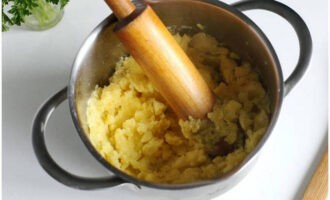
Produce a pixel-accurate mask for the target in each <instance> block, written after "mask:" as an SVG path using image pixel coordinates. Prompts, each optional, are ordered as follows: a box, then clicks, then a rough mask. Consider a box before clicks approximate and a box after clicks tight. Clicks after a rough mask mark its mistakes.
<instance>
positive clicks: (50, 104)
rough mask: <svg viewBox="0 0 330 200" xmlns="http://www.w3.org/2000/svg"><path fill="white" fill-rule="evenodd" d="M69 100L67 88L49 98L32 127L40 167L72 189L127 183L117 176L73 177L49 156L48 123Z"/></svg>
mask: <svg viewBox="0 0 330 200" xmlns="http://www.w3.org/2000/svg"><path fill="white" fill-rule="evenodd" d="M66 98H67V88H64V89H62V90H61V91H59V92H58V93H56V94H55V95H54V96H52V97H51V98H49V99H48V100H47V101H46V102H45V103H44V104H43V105H42V106H41V107H40V109H39V110H38V112H37V114H36V116H35V118H34V120H33V125H32V143H33V149H34V152H35V154H36V156H37V159H38V161H39V163H40V165H41V166H42V167H43V168H44V170H45V171H46V172H47V173H48V174H49V175H50V176H52V177H53V178H54V179H56V180H57V181H59V182H61V183H63V184H64V185H67V186H69V187H72V188H76V189H81V190H92V189H99V188H105V187H113V186H117V185H120V184H122V183H125V181H124V180H122V179H120V178H119V177H117V176H109V177H104V178H85V177H80V176H76V175H73V174H71V173H69V172H67V171H66V170H65V169H63V168H62V167H60V166H59V165H58V164H57V163H56V162H55V161H54V160H53V158H52V157H51V156H50V155H49V153H48V150H47V147H46V143H45V136H44V135H45V129H46V123H47V120H48V118H49V117H50V115H51V114H52V112H53V111H54V110H55V108H56V107H57V106H58V105H59V104H60V103H62V102H63V101H64V100H66Z"/></svg>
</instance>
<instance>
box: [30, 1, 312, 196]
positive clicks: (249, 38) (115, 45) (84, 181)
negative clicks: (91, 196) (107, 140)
mask: <svg viewBox="0 0 330 200" xmlns="http://www.w3.org/2000/svg"><path fill="white" fill-rule="evenodd" d="M147 3H149V4H151V5H152V7H153V8H154V9H155V11H156V12H157V13H158V15H159V16H160V18H161V19H162V20H163V22H164V23H165V24H166V25H167V26H171V27H181V26H182V25H184V26H185V27H195V26H196V24H202V25H204V26H205V30H204V31H205V32H207V33H208V34H210V35H212V36H214V37H215V38H217V39H218V40H219V41H224V43H225V44H226V45H228V46H229V47H230V48H231V49H232V50H233V51H234V52H237V53H238V54H239V55H241V56H242V57H243V59H244V60H248V61H249V62H250V63H251V64H252V66H256V67H257V70H258V71H259V72H260V74H261V78H262V81H263V83H264V84H265V86H266V88H267V90H268V93H269V95H270V97H271V113H272V116H271V120H270V124H269V127H268V130H267V132H266V133H265V135H264V137H263V138H262V140H261V141H260V143H259V144H258V145H257V147H256V148H255V149H254V151H252V152H251V153H250V154H249V155H248V156H247V157H246V158H245V159H244V161H243V162H242V163H241V164H240V165H239V166H238V167H237V168H235V169H234V170H233V171H231V172H230V173H228V174H226V175H225V176H223V177H219V178H217V179H214V180H207V181H201V182H194V183H189V184H173V185H168V184H155V183H150V182H146V181H143V180H139V179H136V178H135V177H132V176H129V175H127V174H125V173H124V172H122V171H120V170H118V169H116V168H115V167H113V166H112V165H111V164H109V163H108V162H107V161H105V160H104V159H103V158H102V156H101V155H100V154H99V153H98V152H97V151H96V150H95V149H94V147H93V146H92V145H91V143H90V141H89V140H88V136H87V132H88V128H87V124H86V102H87V100H88V98H89V97H90V94H91V92H92V91H93V89H94V88H95V85H104V84H107V81H108V78H109V77H110V76H111V75H112V74H113V72H114V66H115V63H116V62H117V61H118V59H119V57H120V56H122V55H124V54H125V53H126V52H125V49H124V48H123V46H122V45H121V44H120V42H119V41H118V40H117V38H116V36H115V34H114V33H113V27H114V25H115V23H116V18H115V17H114V15H110V16H109V17H108V18H106V19H105V20H104V21H103V22H101V23H100V24H99V25H98V26H97V27H96V28H95V29H94V30H93V31H92V33H91V34H90V36H89V37H88V38H87V40H86V41H85V43H84V44H83V46H82V47H81V49H80V51H79V53H78V55H77V57H76V60H75V62H74V64H73V69H72V74H71V79H70V82H69V85H68V86H67V87H66V88H64V89H62V90H61V91H60V92H58V93H57V94H55V95H54V96H52V97H51V98H50V99H48V100H47V101H46V102H45V103H44V104H43V105H42V106H41V108H40V109H39V111H38V112H37V114H36V116H35V119H34V122H33V130H32V132H33V137H32V140H33V147H34V150H35V154H36V156H37V158H38V161H39V162H40V164H41V166H42V167H43V168H44V169H45V170H46V172H48V173H49V175H50V176H52V177H53V178H55V179H56V180H58V181H59V182H61V183H63V184H65V185H67V186H70V187H73V188H78V189H85V190H90V189H98V188H105V187H113V186H118V185H122V184H126V185H131V186H137V187H135V188H136V191H139V192H142V193H143V194H149V195H150V194H151V195H152V194H153V195H157V197H159V196H162V195H163V196H168V197H169V198H171V197H173V198H174V197H175V198H181V197H182V198H183V197H195V198H198V197H200V198H203V199H205V198H207V197H211V196H215V195H219V194H221V193H223V192H225V191H227V190H228V189H230V188H231V187H233V186H234V185H235V184H237V183H238V182H239V181H240V180H241V179H242V178H243V177H244V176H245V175H246V174H247V173H248V171H249V169H250V168H251V167H252V166H253V164H254V162H255V161H256V159H257V156H258V154H259V152H260V150H261V147H262V146H263V145H264V144H265V142H266V141H267V139H268V138H269V136H270V134H271V132H272V129H273V127H274V125H275V123H276V121H277V118H278V115H279V112H280V109H281V104H282V100H283V98H284V96H285V95H287V94H288V93H289V92H290V90H291V89H292V88H293V86H294V85H295V84H296V83H297V82H298V81H299V79H300V78H301V77H302V76H303V74H304V72H305V70H306V68H307V66H308V63H309V60H310V56H311V49H312V41H311V36H310V33H309V30H308V28H307V26H306V24H305V23H304V21H303V20H302V19H301V18H300V17H299V15H298V14H297V13H296V12H294V11H293V10H292V9H290V8H289V7H287V6H285V5H283V4H282V3H279V2H276V1H263V0H253V1H243V2H239V3H236V4H233V5H227V4H224V3H222V2H219V1H216V0H204V1H200V0H195V1H192V0H147ZM139 6H141V5H139ZM250 9H265V10H269V11H272V12H274V13H277V14H279V15H281V16H282V17H284V18H285V19H286V20H287V21H288V22H289V23H290V24H291V25H292V26H293V28H294V29H295V31H296V33H297V36H298V39H299V45H300V56H299V60H298V64H297V66H296V68H295V70H294V71H293V73H292V74H291V75H290V76H289V78H288V79H287V80H285V81H283V78H282V71H281V66H280V64H279V61H278V58H277V55H276V53H275V51H274V49H273V47H272V45H271V44H270V42H269V41H268V39H267V38H266V36H265V35H264V33H263V32H262V31H261V30H260V29H259V28H258V27H257V25H255V24H254V23H253V22H252V21H251V20H250V19H249V18H248V17H246V16H245V15H244V14H243V13H242V12H241V11H244V10H250ZM182 31H188V32H189V31H194V30H193V29H185V30H184V29H182ZM66 98H68V100H69V108H70V111H71V114H72V119H73V122H74V124H75V127H76V129H77V131H78V134H79V136H80V137H81V139H82V141H83V143H84V144H85V145H86V147H87V148H88V150H89V151H90V152H91V154H92V155H93V156H94V157H95V159H96V160H98V161H99V162H100V163H102V164H103V166H104V167H105V168H107V169H108V170H109V171H110V172H112V173H113V174H114V175H111V176H109V177H105V178H95V179H91V178H83V177H77V176H75V175H72V174H70V173H69V172H67V171H65V170H64V169H62V168H61V167H60V166H59V165H57V164H56V162H55V161H54V160H53V159H52V158H51V156H50V155H49V153H48V151H47V148H46V145H45V141H44V129H45V124H46V122H47V119H48V117H49V116H50V114H51V112H52V111H53V110H54V108H55V107H56V106H57V105H59V104H60V103H61V102H62V101H64V100H65V99H66ZM133 188H134V187H133ZM145 191H147V192H146V193H145ZM169 191H170V192H169ZM187 191H188V192H187Z"/></svg>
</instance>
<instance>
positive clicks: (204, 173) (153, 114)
mask: <svg viewBox="0 0 330 200" xmlns="http://www.w3.org/2000/svg"><path fill="white" fill-rule="evenodd" d="M175 38H176V39H177V41H178V43H179V44H180V45H181V46H182V48H183V49H184V50H185V51H186V52H187V54H188V56H189V57H190V58H191V59H192V61H193V62H194V64H195V65H196V67H197V68H198V70H199V71H200V73H201V74H202V75H203V77H204V79H205V80H206V81H207V83H208V85H209V86H210V88H211V89H212V90H213V91H214V93H215V94H216V95H217V97H218V101H217V103H216V105H215V106H214V108H213V111H212V112H210V113H208V115H207V119H202V120H201V119H198V120H197V119H192V118H189V120H187V121H183V120H178V119H177V118H176V116H175V114H174V113H173V111H172V110H171V109H170V108H169V107H168V106H167V105H166V103H165V101H164V99H163V98H162V97H161V96H160V94H159V93H158V91H157V89H156V88H155V87H154V86H153V84H152V83H151V82H150V81H149V79H148V78H147V77H146V75H145V74H144V73H143V71H142V70H141V68H140V67H139V65H138V64H137V63H136V62H135V61H134V59H133V58H132V57H125V58H122V59H121V60H120V61H119V62H118V63H117V65H116V71H115V73H114V75H113V76H112V77H111V78H110V84H109V85H108V86H105V87H103V88H100V87H96V88H95V91H94V92H93V93H92V95H91V97H90V100H89V102H88V108H87V122H88V126H89V138H90V140H91V142H92V144H93V145H94V147H95V148H96V149H97V150H98V152H99V153H100V154H101V155H102V156H103V157H104V158H105V159H106V160H107V161H108V162H109V163H111V164H112V165H113V166H115V167H117V168H118V169H120V170H122V171H124V172H125V173H127V174H130V175H132V176H135V177H137V178H139V179H143V180H146V181H150V182H157V183H169V184H171V183H172V184H173V183H189V182H193V181H199V180H206V179H213V178H217V177H219V176H221V175H223V174H224V173H226V172H229V171H230V170H232V169H233V168H234V167H235V166H237V165H238V164H239V163H241V162H242V160H243V159H244V158H245V156H247V154H248V153H249V152H251V151H252V150H253V148H254V147H255V146H256V145H257V143H258V142H259V140H260V139H261V137H262V136H263V134H264V132H265V131H266V128H267V126H268V123H269V112H270V111H269V100H268V96H267V93H266V92H265V89H264V88H263V86H262V84H261V83H260V81H259V78H258V74H257V73H256V72H255V71H253V68H252V67H251V66H250V64H249V63H247V62H243V61H242V60H241V59H240V58H239V56H238V55H237V54H235V53H233V52H231V51H229V50H228V49H227V48H225V47H224V46H222V45H221V44H219V43H218V42H217V41H216V40H215V39H214V38H212V37H211V36H208V35H206V34H204V33H198V34H196V35H194V36H192V37H189V36H187V35H183V36H180V35H178V34H177V35H175Z"/></svg>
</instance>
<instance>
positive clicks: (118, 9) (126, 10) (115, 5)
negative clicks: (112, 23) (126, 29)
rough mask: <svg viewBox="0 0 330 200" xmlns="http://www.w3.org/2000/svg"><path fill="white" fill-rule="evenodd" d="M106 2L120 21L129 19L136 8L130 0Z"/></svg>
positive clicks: (109, 0) (110, 0) (108, 0)
mask: <svg viewBox="0 0 330 200" xmlns="http://www.w3.org/2000/svg"><path fill="white" fill-rule="evenodd" d="M105 2H106V3H107V4H108V6H109V7H110V8H111V9H112V12H113V13H114V14H115V15H116V17H118V18H119V19H123V18H125V17H127V16H128V15H129V14H131V13H132V12H133V11H134V10H135V6H134V4H133V3H132V2H131V1H130V0H105Z"/></svg>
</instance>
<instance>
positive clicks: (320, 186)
mask: <svg viewBox="0 0 330 200" xmlns="http://www.w3.org/2000/svg"><path fill="white" fill-rule="evenodd" d="M327 196H328V149H327V150H326V152H325V153H324V155H323V157H322V160H321V161H320V163H319V165H318V167H317V169H316V171H315V173H314V175H313V177H312V179H311V181H310V183H309V185H308V186H307V189H306V191H305V193H304V196H303V198H302V200H325V199H327Z"/></svg>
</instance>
